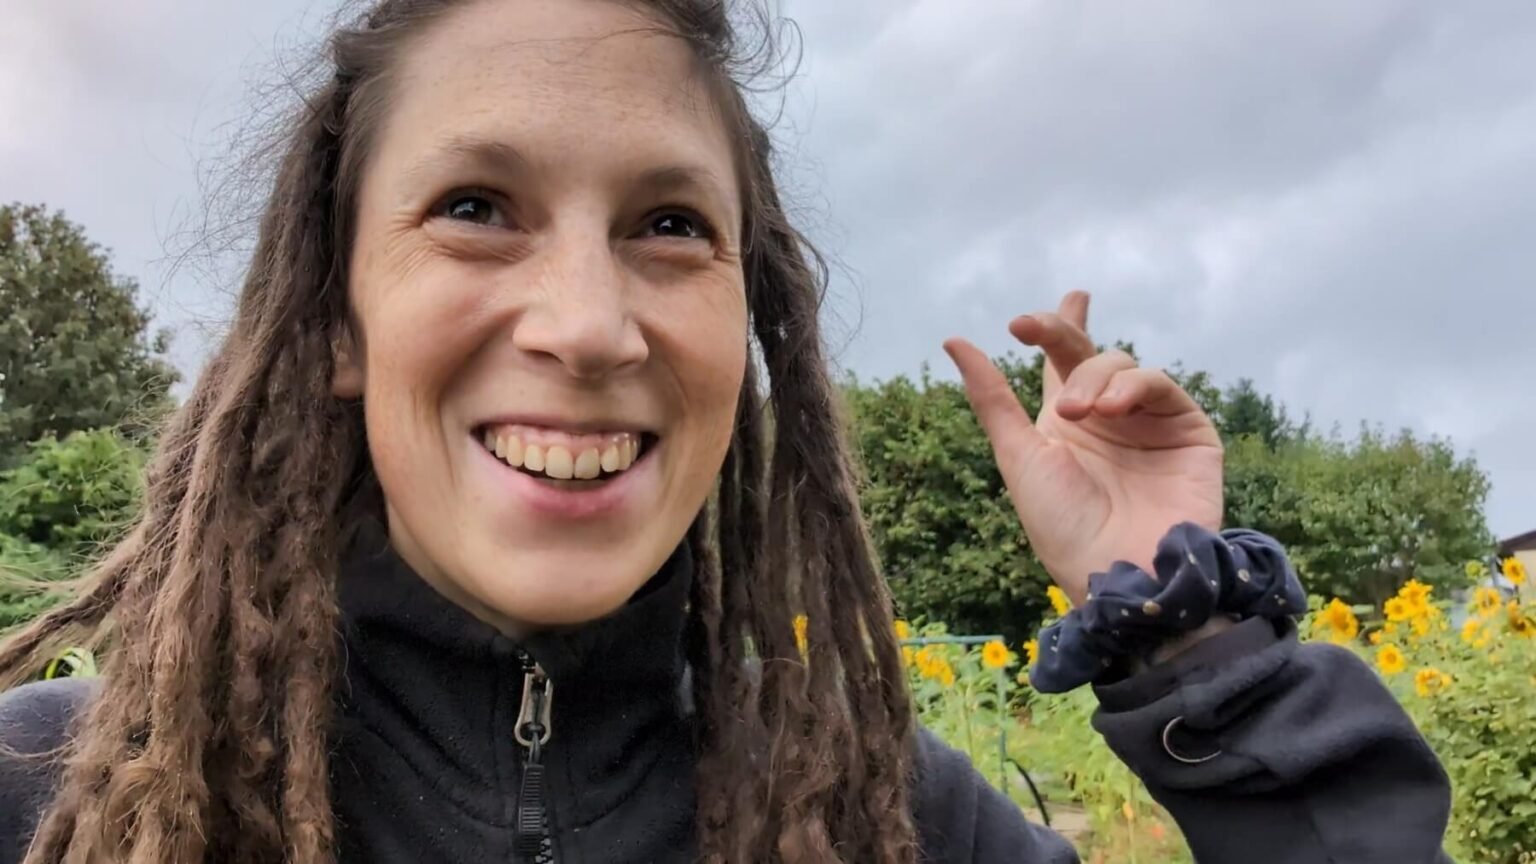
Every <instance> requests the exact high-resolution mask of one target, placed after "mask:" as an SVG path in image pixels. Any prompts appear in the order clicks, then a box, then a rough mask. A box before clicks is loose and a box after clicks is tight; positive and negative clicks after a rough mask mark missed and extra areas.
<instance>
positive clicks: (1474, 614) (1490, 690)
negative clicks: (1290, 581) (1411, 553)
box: [1303, 586, 1536, 864]
mask: <svg viewBox="0 0 1536 864" xmlns="http://www.w3.org/2000/svg"><path fill="white" fill-rule="evenodd" d="M1525 590H1527V591H1530V590H1531V586H1525ZM1397 599H1398V603H1399V604H1400V609H1399V614H1398V618H1399V620H1397V621H1389V620H1386V618H1387V616H1386V614H1385V613H1384V612H1375V613H1374V615H1375V618H1374V620H1367V621H1366V622H1365V628H1366V630H1367V632H1368V634H1370V635H1368V638H1367V641H1368V642H1372V641H1373V642H1379V643H1380V645H1379V646H1370V645H1368V644H1365V643H1362V641H1361V640H1360V639H1338V638H1335V639H1334V640H1333V641H1335V642H1339V643H1340V644H1343V645H1345V646H1346V647H1348V648H1350V649H1351V650H1353V651H1355V652H1356V653H1357V654H1359V655H1360V656H1361V657H1362V658H1364V659H1366V660H1367V661H1368V662H1372V663H1374V664H1375V665H1376V666H1377V669H1378V671H1379V672H1380V673H1381V674H1382V677H1383V680H1384V681H1385V682H1386V684H1387V687H1388V688H1389V689H1390V690H1391V691H1392V693H1393V694H1394V695H1395V696H1396V697H1397V698H1398V700H1399V701H1400V702H1401V703H1402V705H1403V707H1404V708H1406V709H1407V711H1408V714H1409V715H1410V716H1411V717H1412V718H1413V720H1414V722H1415V723H1416V724H1417V725H1418V727H1419V730H1420V731H1421V732H1423V734H1424V737H1425V739H1426V740H1428V742H1429V745H1430V746H1431V747H1432V748H1433V749H1434V751H1435V753H1436V754H1437V755H1438V756H1439V757H1440V762H1441V764H1442V765H1444V766H1445V769H1446V771H1447V773H1449V774H1450V777H1451V788H1452V802H1451V825H1450V828H1449V830H1448V832H1447V842H1446V845H1447V849H1448V851H1449V852H1450V853H1451V854H1452V857H1454V858H1455V860H1457V861H1476V862H1486V864H1517V862H1525V861H1529V860H1533V859H1536V602H1533V600H1531V599H1527V600H1526V601H1525V602H1523V603H1522V602H1521V601H1519V600H1517V599H1513V598H1510V597H1507V596H1503V595H1501V594H1500V593H1499V592H1497V591H1494V590H1493V589H1488V588H1482V589H1479V590H1478V591H1476V592H1473V594H1472V599H1471V601H1470V602H1469V603H1467V604H1466V605H1465V606H1463V605H1462V604H1457V603H1435V602H1432V601H1429V600H1428V599H1427V598H1425V599H1415V598H1413V596H1412V593H1411V586H1410V588H1405V589H1404V590H1403V591H1402V592H1401V593H1400V594H1399V595H1398V598H1397ZM1404 610H1406V614H1405V612H1404ZM1314 620H1316V619H1314ZM1458 621H1459V622H1460V623H1459V624H1457V623H1453V622H1458ZM1415 622H1417V623H1418V624H1419V625H1420V626H1414V625H1415ZM1330 629H1331V628H1329V627H1328V626H1326V621H1323V622H1320V623H1318V624H1317V625H1316V626H1312V624H1311V623H1310V622H1305V623H1304V624H1303V633H1311V632H1317V633H1319V634H1323V635H1326V634H1328V633H1329V632H1330ZM1387 646H1392V647H1393V648H1395V649H1396V650H1397V651H1399V652H1401V654H1402V656H1403V658H1404V660H1403V663H1402V668H1401V670H1400V671H1399V670H1398V667H1397V666H1394V665H1391V664H1384V663H1383V662H1382V660H1381V657H1382V653H1381V652H1384V651H1386V650H1390V649H1388V647H1387Z"/></svg>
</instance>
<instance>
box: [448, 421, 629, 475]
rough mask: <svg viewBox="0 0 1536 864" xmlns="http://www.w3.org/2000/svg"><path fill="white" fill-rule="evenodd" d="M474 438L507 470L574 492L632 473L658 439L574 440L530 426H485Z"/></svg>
mask: <svg viewBox="0 0 1536 864" xmlns="http://www.w3.org/2000/svg"><path fill="white" fill-rule="evenodd" d="M475 437H476V438H477V439H478V440H479V442H480V446H482V447H483V448H485V450H486V452H488V453H490V454H491V455H492V456H494V457H496V459H497V461H499V462H501V463H502V464H504V465H506V466H507V467H509V468H512V469H513V470H515V471H518V472H520V473H523V474H526V475H528V476H530V477H536V478H538V479H540V480H544V481H548V482H552V483H555V484H558V485H560V486H570V487H574V488H583V487H594V486H598V485H601V484H603V483H606V482H607V481H609V480H612V479H613V478H615V477H618V476H619V475H620V474H623V473H624V472H626V471H629V470H631V469H632V468H633V467H634V466H635V465H636V464H637V463H639V462H640V460H641V459H644V458H645V457H646V455H647V454H648V453H649V452H650V451H651V450H652V448H654V446H655V444H656V442H657V440H658V439H657V436H655V435H654V434H652V433H649V432H613V433H598V434H586V435H571V434H566V433H561V432H555V431H552V430H548V429H533V428H530V427H525V426H483V427H480V428H479V429H477V430H476V431H475Z"/></svg>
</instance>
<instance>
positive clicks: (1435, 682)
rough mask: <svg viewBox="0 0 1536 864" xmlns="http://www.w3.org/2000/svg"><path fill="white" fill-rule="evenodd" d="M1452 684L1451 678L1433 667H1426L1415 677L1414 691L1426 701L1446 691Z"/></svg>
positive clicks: (1415, 674)
mask: <svg viewBox="0 0 1536 864" xmlns="http://www.w3.org/2000/svg"><path fill="white" fill-rule="evenodd" d="M1450 683H1451V676H1449V675H1447V674H1445V673H1444V672H1441V671H1440V670H1439V669H1436V668H1435V667H1433V666H1426V667H1424V668H1423V669H1420V670H1419V671H1418V672H1416V673H1414V676H1413V689H1414V691H1415V692H1417V693H1418V694H1419V695H1420V696H1421V697H1424V698H1426V699H1427V698H1429V697H1430V696H1433V695H1435V694H1436V693H1439V692H1440V691H1441V690H1444V689H1445V688H1446V687H1448V686H1450Z"/></svg>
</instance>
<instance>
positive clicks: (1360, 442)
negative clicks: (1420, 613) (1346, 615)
mask: <svg viewBox="0 0 1536 864" xmlns="http://www.w3.org/2000/svg"><path fill="white" fill-rule="evenodd" d="M1487 493H1488V479H1487V477H1486V475H1484V474H1483V472H1482V471H1481V470H1479V469H1478V467H1477V465H1476V463H1475V462H1474V461H1473V460H1472V459H1470V458H1466V459H1458V458H1457V456H1456V454H1455V452H1454V451H1453V450H1452V449H1451V446H1450V444H1448V443H1447V442H1444V441H1439V440H1434V439H1430V440H1421V439H1418V438H1416V437H1414V436H1413V435H1412V434H1411V433H1409V432H1406V431H1405V432H1402V433H1399V434H1398V435H1396V436H1390V437H1389V436H1386V435H1383V434H1382V433H1380V432H1378V431H1375V430H1372V429H1362V430H1361V432H1360V434H1359V437H1357V438H1356V439H1355V440H1354V441H1348V442H1346V441H1341V440H1337V439H1324V438H1316V437H1306V438H1299V439H1296V440H1292V441H1290V442H1286V443H1282V444H1281V445H1280V446H1279V447H1278V448H1270V447H1269V446H1267V445H1266V444H1265V443H1264V442H1263V440H1262V439H1260V438H1257V437H1253V436H1248V437H1243V438H1240V439H1238V440H1236V441H1233V442H1231V443H1230V444H1229V445H1228V447H1227V463H1226V496H1227V513H1226V521H1227V524H1229V525H1241V526H1244V527H1248V528H1253V529H1255V530H1258V531H1263V532H1265V533H1267V534H1270V535H1272V536H1274V537H1275V538H1277V539H1278V540H1280V542H1282V543H1284V544H1285V546H1286V548H1287V550H1288V551H1289V552H1290V555H1291V558H1292V561H1293V562H1295V564H1296V566H1297V569H1298V571H1299V572H1300V573H1301V575H1302V580H1303V582H1304V583H1305V584H1306V585H1307V587H1308V589H1309V590H1312V591H1315V592H1318V593H1322V594H1329V595H1334V596H1338V597H1341V598H1343V599H1345V600H1347V601H1349V602H1352V603H1372V604H1380V603H1382V602H1384V601H1385V600H1386V598H1388V597H1390V596H1392V593H1393V592H1394V591H1396V590H1397V587H1398V586H1399V585H1401V584H1403V583H1404V582H1406V581H1407V580H1409V579H1418V580H1420V581H1422V582H1426V583H1429V584H1431V585H1437V586H1444V587H1453V586H1457V585H1461V584H1464V583H1465V581H1466V575H1465V571H1464V569H1463V566H1462V563H1463V562H1464V561H1466V560H1468V559H1474V558H1478V557H1481V556H1483V555H1485V554H1486V553H1487V551H1488V549H1489V548H1490V546H1491V545H1492V536H1491V535H1490V534H1489V531H1488V528H1487V524H1486V522H1485V520H1484V516H1483V500H1484V498H1485V497H1486V496H1487Z"/></svg>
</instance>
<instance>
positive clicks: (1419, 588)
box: [1397, 579, 1434, 609]
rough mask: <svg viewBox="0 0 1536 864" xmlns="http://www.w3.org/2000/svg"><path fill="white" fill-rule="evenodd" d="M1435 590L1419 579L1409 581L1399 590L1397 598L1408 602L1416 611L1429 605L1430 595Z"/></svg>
mask: <svg viewBox="0 0 1536 864" xmlns="http://www.w3.org/2000/svg"><path fill="white" fill-rule="evenodd" d="M1433 590H1434V589H1433V588H1431V587H1429V586H1428V585H1425V584H1424V583H1423V582H1420V581H1419V580H1417V579H1409V580H1408V581H1407V582H1404V583H1403V587H1401V588H1399V589H1397V596H1399V597H1401V598H1403V599H1404V600H1407V601H1408V605H1409V606H1411V607H1413V608H1414V609H1422V608H1423V607H1425V606H1428V605H1429V595H1430V592H1432V591H1433Z"/></svg>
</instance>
